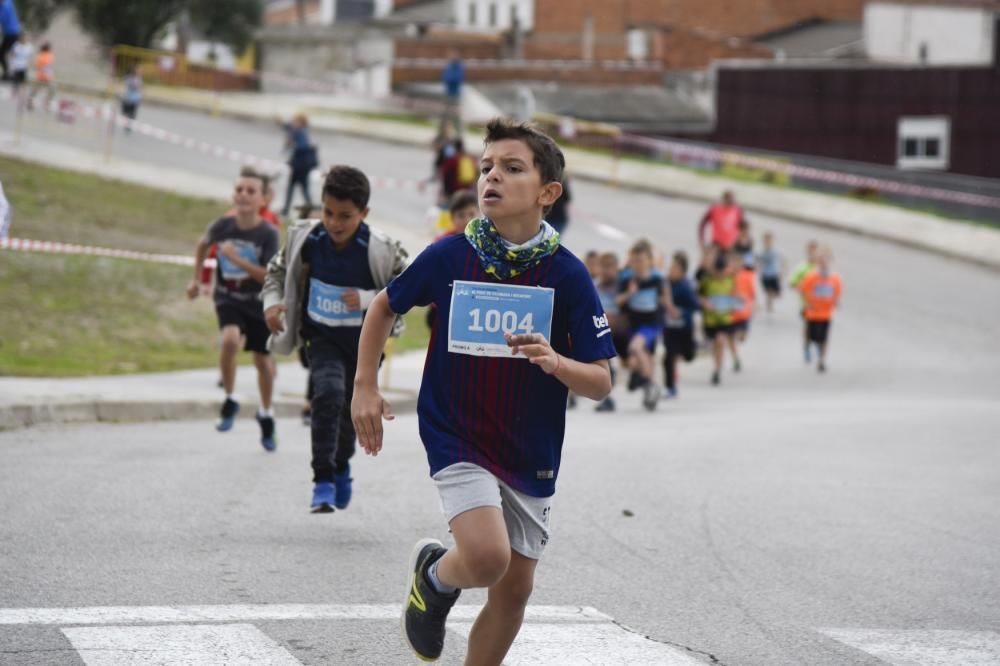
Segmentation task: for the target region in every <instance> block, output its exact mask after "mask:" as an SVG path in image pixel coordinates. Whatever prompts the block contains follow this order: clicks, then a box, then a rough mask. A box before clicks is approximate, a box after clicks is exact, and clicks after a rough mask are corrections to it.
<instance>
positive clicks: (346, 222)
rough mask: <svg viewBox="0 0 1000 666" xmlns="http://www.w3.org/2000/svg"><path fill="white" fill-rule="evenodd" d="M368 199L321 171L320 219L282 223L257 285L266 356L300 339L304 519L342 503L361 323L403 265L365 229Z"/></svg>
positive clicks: (355, 176)
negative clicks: (304, 379)
mask: <svg viewBox="0 0 1000 666" xmlns="http://www.w3.org/2000/svg"><path fill="white" fill-rule="evenodd" d="M370 196H371V185H370V184H369V182H368V178H366V177H365V175H364V174H363V173H361V172H360V171H358V170H357V169H355V168H353V167H349V166H335V167H333V168H332V169H330V171H329V173H328V174H327V176H326V181H325V182H324V183H323V194H322V199H323V217H322V219H320V220H299V221H296V222H295V223H293V224H292V226H291V227H290V228H289V230H288V239H287V242H286V243H285V247H284V249H283V250H282V251H281V253H280V254H278V255H276V256H275V258H274V259H273V260H272V261H271V263H270V264H268V267H267V279H266V280H265V282H264V291H263V298H264V315H265V318H266V319H267V327H268V328H269V329H270V330H271V333H273V336H272V338H271V342H270V347H271V349H272V350H273V351H275V352H277V353H281V354H290V353H291V352H292V350H293V349H295V347H296V345H297V344H299V338H300V337H301V339H302V340H303V341H304V344H305V348H306V356H307V358H308V359H309V371H310V386H311V391H312V401H311V410H312V412H311V422H310V430H311V434H312V469H313V497H312V503H311V505H310V507H311V510H312V512H313V513H332V512H333V510H334V507H336V508H338V509H346V508H347V505H348V504H349V503H350V501H351V494H352V481H353V480H352V479H351V463H350V460H351V457H352V456H353V455H354V448H355V446H354V444H355V434H354V426H353V424H352V423H351V396H352V395H353V393H354V373H355V370H356V368H357V364H358V338H359V336H360V335H361V322H362V320H363V319H364V316H365V310H367V309H368V306H369V305H370V304H371V302H372V299H373V298H375V294H376V293H378V292H379V290H381V289H384V288H385V286H386V285H387V284H389V281H390V280H392V278H394V277H395V276H396V275H399V274H400V273H401V272H402V270H403V268H404V267H405V266H406V252H405V251H404V250H403V249H402V247H400V245H399V243H397V242H395V241H393V240H392V239H390V238H389V237H388V236H385V235H384V234H382V233H380V232H379V231H376V230H375V229H372V228H371V227H369V226H368V224H367V223H366V222H365V218H367V217H368V199H369V197H370Z"/></svg>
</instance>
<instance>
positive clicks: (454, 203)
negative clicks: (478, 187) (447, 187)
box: [448, 190, 479, 213]
mask: <svg viewBox="0 0 1000 666" xmlns="http://www.w3.org/2000/svg"><path fill="white" fill-rule="evenodd" d="M469 206H475V207H476V208H477V209H478V208H479V197H477V196H476V193H475V192H473V191H472V190H459V191H458V192H455V193H454V194H453V195H451V199H449V200H448V212H449V213H454V212H455V211H456V210H462V209H463V208H468V207H469Z"/></svg>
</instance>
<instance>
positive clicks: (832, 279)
mask: <svg viewBox="0 0 1000 666" xmlns="http://www.w3.org/2000/svg"><path fill="white" fill-rule="evenodd" d="M726 199H729V200H730V201H731V195H728V193H727V197H726ZM737 225H738V231H737V234H736V235H735V236H732V242H731V243H729V244H728V245H727V244H726V243H725V242H724V241H723V242H720V240H719V239H718V238H715V239H713V241H712V242H709V243H705V244H704V246H703V252H702V258H701V262H700V263H699V265H698V267H697V268H696V269H695V271H694V274H693V278H689V277H688V272H689V268H690V260H689V258H688V255H687V253H685V252H683V251H677V252H675V253H674V254H673V255H672V256H671V257H670V259H669V263H667V261H666V260H665V258H664V257H663V256H662V255H660V254H658V253H657V252H656V250H655V248H654V247H653V245H652V243H650V242H649V241H648V240H645V239H641V240H639V241H636V242H635V243H634V244H633V245H632V247H631V248H630V249H629V252H628V258H627V261H626V263H625V265H624V266H621V265H620V264H619V259H618V256H617V255H616V254H615V253H613V252H604V253H598V252H596V251H591V252H588V253H587V255H586V257H585V263H586V265H587V268H588V270H589V271H590V274H591V277H592V279H593V281H594V286H595V287H596V289H597V293H598V295H599V296H600V299H601V305H602V306H603V308H604V311H605V314H606V316H607V317H608V322H609V325H610V327H611V331H612V333H611V336H612V339H613V341H614V345H615V349H616V351H617V352H618V355H619V357H620V358H621V360H622V365H623V366H624V367H625V369H627V370H628V371H629V378H628V384H627V387H628V390H629V391H634V390H637V389H642V404H643V406H644V407H645V408H646V409H648V410H653V409H655V408H656V405H657V403H658V401H659V400H660V399H661V397H663V396H666V397H669V398H673V397H675V396H676V395H677V363H678V361H679V360H684V361H688V362H690V361H692V360H694V358H695V356H696V354H697V350H698V348H699V344H698V342H697V340H696V337H697V336H696V326H695V318H696V315H698V314H699V313H700V318H701V322H702V333H703V338H704V341H705V346H706V347H707V348H708V350H709V351H710V353H711V356H712V375H711V383H712V385H714V386H717V385H719V384H720V383H721V381H722V366H723V359H724V357H725V354H726V350H727V349H728V351H729V353H730V355H731V357H732V370H733V372H740V371H741V369H742V363H741V361H740V355H739V345H740V343H743V342H744V341H745V340H746V338H747V335H748V334H749V330H750V322H751V319H752V317H753V315H754V312H755V311H756V309H757V300H758V296H757V294H758V283H759V286H760V289H761V290H762V291H763V292H764V298H765V306H766V310H767V312H772V311H773V304H774V300H775V299H777V298H778V297H779V296H780V295H781V280H782V278H781V276H782V274H783V272H784V261H783V259H782V258H781V257H780V255H778V253H777V251H776V250H775V248H774V235H773V234H772V233H771V232H767V233H765V234H764V236H763V250H762V252H760V253H759V254H754V252H753V242H752V239H751V236H750V231H749V230H750V225H749V222H747V221H746V219H745V218H742V216H741V217H739V218H738V222H737ZM830 260H831V253H830V251H829V248H825V247H820V246H819V245H818V244H817V243H816V242H814V241H812V242H810V243H809V246H808V247H807V259H806V261H804V262H803V263H802V265H800V266H799V267H798V268H796V270H795V271H794V272H793V274H792V276H791V280H790V284H791V286H792V287H793V288H795V289H796V290H798V291H799V293H800V297H801V302H802V308H801V315H802V318H803V320H804V322H805V327H804V342H805V360H806V362H807V363H808V362H810V361H811V358H812V357H811V346H812V345H815V346H816V347H817V349H818V354H819V362H818V365H817V368H818V370H819V371H820V372H825V371H826V364H825V358H826V342H827V336H828V334H829V328H830V320H831V318H832V315H833V310H834V309H835V307H836V305H837V302H838V301H839V298H840V292H841V281H840V277H839V276H838V275H837V274H836V273H833V272H831V271H830ZM660 341H662V343H663V347H664V353H663V388H661V387H660V385H659V384H658V382H657V374H658V373H657V371H656V367H655V365H656V364H655V360H654V359H655V357H656V349H657V345H658V343H659V342H660ZM573 406H575V401H574V400H573V399H572V396H571V400H570V407H573ZM595 409H596V411H599V412H612V411H615V402H614V399H613V398H611V397H610V396H609V397H607V398H605V399H604V400H603V401H601V402H600V403H599V404H598V405H597V407H596V408H595Z"/></svg>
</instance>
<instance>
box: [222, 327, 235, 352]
mask: <svg viewBox="0 0 1000 666" xmlns="http://www.w3.org/2000/svg"><path fill="white" fill-rule="evenodd" d="M221 347H222V353H223V354H236V353H237V352H239V350H240V332H239V330H234V329H226V330H225V331H223V333H222V344H221Z"/></svg>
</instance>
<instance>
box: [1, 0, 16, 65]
mask: <svg viewBox="0 0 1000 666" xmlns="http://www.w3.org/2000/svg"><path fill="white" fill-rule="evenodd" d="M0 30H2V31H3V41H0V68H3V80H4V81H7V80H9V79H10V72H9V71H8V70H7V53H9V52H10V50H11V49H12V48H14V44H15V43H16V42H17V38H18V37H20V36H21V21H20V20H19V19H18V18H17V7H15V6H14V0H0Z"/></svg>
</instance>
